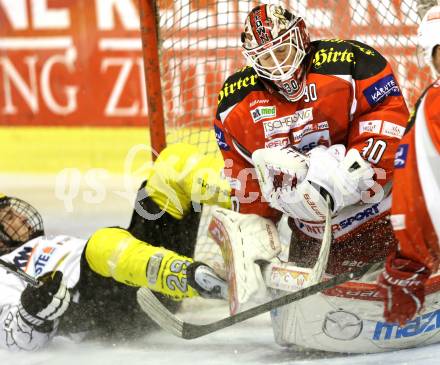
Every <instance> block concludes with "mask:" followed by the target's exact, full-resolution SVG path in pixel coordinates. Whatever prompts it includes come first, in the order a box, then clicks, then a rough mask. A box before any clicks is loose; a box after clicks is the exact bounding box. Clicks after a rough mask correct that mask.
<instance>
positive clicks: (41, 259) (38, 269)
mask: <svg viewBox="0 0 440 365" xmlns="http://www.w3.org/2000/svg"><path fill="white" fill-rule="evenodd" d="M55 250H56V249H55V247H45V248H43V250H42V251H43V253H42V254H40V255H39V256H38V257H37V259H36V260H35V263H34V267H35V274H37V275H41V274H42V273H43V269H44V268H45V267H46V265H47V263H48V262H49V260H50V258H51V256H52V255H53V253H54V252H55Z"/></svg>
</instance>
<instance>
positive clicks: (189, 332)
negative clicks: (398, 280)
mask: <svg viewBox="0 0 440 365" xmlns="http://www.w3.org/2000/svg"><path fill="white" fill-rule="evenodd" d="M383 263H384V260H381V261H378V262H374V263H371V264H368V265H365V266H363V267H362V268H358V269H355V270H353V271H348V272H345V273H343V274H340V275H337V276H335V277H333V278H331V279H329V280H327V281H324V282H321V283H318V284H315V285H312V286H309V287H307V288H304V289H301V290H299V291H297V292H294V293H290V294H287V295H285V296H282V297H280V298H277V299H274V300H271V301H269V302H267V303H264V304H261V305H258V306H256V307H253V308H250V309H248V310H245V311H244V312H240V313H238V314H235V315H233V316H229V317H226V318H223V319H221V320H219V321H215V322H211V323H208V324H200V325H199V324H193V323H188V322H185V321H182V320H181V319H179V318H178V317H177V316H175V315H174V314H172V313H171V312H170V311H168V310H167V309H166V308H165V307H164V306H163V304H162V303H161V302H160V301H159V300H158V299H157V298H156V297H155V296H154V294H153V293H152V292H151V291H150V290H149V289H146V288H141V289H139V290H138V292H137V300H138V303H139V305H140V307H141V308H142V310H143V311H144V312H145V313H147V314H148V315H149V316H150V317H151V319H153V320H154V321H155V322H156V323H157V324H158V325H159V326H160V327H162V328H163V329H165V330H166V331H168V332H170V333H172V334H173V335H175V336H177V337H181V338H184V339H194V338H198V337H202V336H205V335H208V334H210V333H213V332H216V331H219V330H221V329H223V328H227V327H230V326H232V325H234V324H236V323H240V322H243V321H245V320H247V319H249V318H253V317H255V316H258V315H260V314H262V313H265V312H268V311H271V310H272V309H275V308H278V307H281V306H283V305H286V304H289V303H293V302H295V301H298V300H301V299H303V298H306V297H308V296H310V295H314V294H316V293H319V292H321V291H323V290H326V289H330V288H333V287H335V286H337V285H340V284H343V283H345V282H347V281H350V280H353V279H358V278H360V277H362V276H363V275H365V274H366V273H368V272H369V271H371V272H373V271H376V270H377V269H379V268H380V267H382V265H383Z"/></svg>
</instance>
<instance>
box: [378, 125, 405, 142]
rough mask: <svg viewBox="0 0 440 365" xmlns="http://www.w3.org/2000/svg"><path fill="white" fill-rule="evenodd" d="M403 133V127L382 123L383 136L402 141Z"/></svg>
mask: <svg viewBox="0 0 440 365" xmlns="http://www.w3.org/2000/svg"><path fill="white" fill-rule="evenodd" d="M404 133H405V127H402V126H400V125H398V124H394V123H391V122H383V127H382V133H381V134H383V135H384V136H388V137H396V138H399V139H402V137H403V135H404Z"/></svg>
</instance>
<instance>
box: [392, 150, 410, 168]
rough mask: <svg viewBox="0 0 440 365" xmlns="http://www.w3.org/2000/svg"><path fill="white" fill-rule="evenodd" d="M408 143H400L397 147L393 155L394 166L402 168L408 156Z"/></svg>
mask: <svg viewBox="0 0 440 365" xmlns="http://www.w3.org/2000/svg"><path fill="white" fill-rule="evenodd" d="M408 150H409V144H401V145H400V146H399V147H398V148H397V152H396V155H395V156H394V168H395V169H403V168H404V167H405V166H406V159H407V157H408Z"/></svg>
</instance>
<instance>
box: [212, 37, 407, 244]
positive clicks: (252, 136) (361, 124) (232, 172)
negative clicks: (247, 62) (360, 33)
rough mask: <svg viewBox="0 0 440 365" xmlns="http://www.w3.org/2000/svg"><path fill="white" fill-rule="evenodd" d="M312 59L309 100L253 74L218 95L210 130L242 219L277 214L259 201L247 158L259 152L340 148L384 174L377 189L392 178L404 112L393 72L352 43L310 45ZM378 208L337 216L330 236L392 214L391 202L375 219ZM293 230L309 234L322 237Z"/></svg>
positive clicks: (247, 71) (242, 74) (240, 76)
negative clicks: (284, 94)
mask: <svg viewBox="0 0 440 365" xmlns="http://www.w3.org/2000/svg"><path fill="white" fill-rule="evenodd" d="M309 57H310V58H309V62H310V66H309V70H308V74H307V87H306V93H305V95H304V96H303V97H302V99H300V100H299V101H298V102H295V103H292V102H288V101H287V100H285V99H284V98H281V97H280V96H279V94H278V93H276V92H274V91H273V90H271V85H270V84H268V83H267V81H262V80H261V79H260V78H259V77H258V76H257V74H256V73H255V72H254V70H253V69H252V68H250V67H246V68H244V69H242V70H240V71H239V72H237V73H235V74H234V75H232V76H231V77H229V78H228V79H227V81H226V82H225V84H224V86H223V88H222V89H221V91H220V93H219V105H218V111H217V115H216V120H215V122H214V128H215V133H216V138H217V143H218V146H219V148H220V150H221V152H222V154H223V158H224V160H225V175H226V177H227V178H229V181H230V184H231V187H232V202H233V205H234V209H236V210H238V211H240V212H242V213H255V214H259V215H261V216H264V217H267V218H271V219H273V220H277V219H278V218H279V215H280V214H279V212H278V211H276V210H275V209H273V208H271V207H270V206H269V204H268V203H267V202H265V201H264V199H262V196H261V193H260V188H259V184H258V180H257V177H256V174H255V171H254V170H253V165H252V160H251V155H252V153H253V152H254V151H255V150H257V149H260V148H271V147H273V146H280V145H287V144H293V145H294V146H296V147H297V148H298V149H299V150H301V151H303V152H307V151H310V150H311V149H313V148H314V147H316V146H318V145H325V146H330V145H333V144H344V145H345V146H346V147H347V150H348V149H350V148H356V149H358V150H359V151H360V152H361V154H362V156H363V157H364V158H365V159H366V160H367V161H369V162H370V163H371V164H372V165H373V167H375V168H381V169H383V174H381V180H378V183H380V184H381V185H385V184H386V183H387V182H389V181H390V180H391V178H392V175H393V162H394V155H395V152H396V150H397V147H398V145H399V142H400V139H401V138H402V137H403V134H404V131H405V125H406V122H407V120H408V116H409V113H408V109H407V107H406V104H405V101H404V99H403V97H402V94H401V90H400V87H399V85H398V83H397V81H396V79H395V77H394V74H393V71H392V69H391V66H390V65H389V64H388V62H387V61H386V60H385V59H384V58H383V57H382V56H381V55H380V54H379V53H378V52H377V51H376V50H374V49H373V48H371V47H369V46H367V45H365V44H363V43H360V42H357V41H343V40H320V41H315V42H312V52H311V54H310V56H309ZM323 168H325V166H323ZM386 196H387V195H386V194H385V196H384V198H386ZM375 203H376V206H373V205H371V206H365V205H359V207H358V210H359V212H357V211H353V210H352V209H351V210H350V212H347V214H342V215H341V214H340V222H339V223H338V224H339V225H338V226H336V228H335V233H336V234H338V233H339V231H341V233H342V231H343V233H344V234H345V233H347V232H346V231H348V230H350V229H351V227H353V228H354V227H355V226H356V224H352V223H355V222H358V221H359V222H361V221H362V222H361V223H363V221H364V218H365V221H366V220H369V219H370V218H368V217H371V218H373V217H376V216H379V215H381V216H383V214H384V213H385V212H386V211H388V210H389V208H390V203H389V202H388V204H380V207H381V211H380V212H376V210H377V208H378V207H379V205H377V203H379V202H378V201H376V202H375ZM370 208H371V209H370ZM366 209H367V210H368V209H370V210H371V212H374V214H373V213H371V212H370V210H368V211H367V213H368V214H364V215H362V212H363V211H365V210H366ZM358 213H359V214H358ZM370 213H371V214H370ZM376 213H377V214H376ZM361 215H362V217H361ZM352 217H358V218H359V220H358V219H357V218H353V219H352ZM366 218H368V219H366ZM346 222H351V223H350V224H345V223H346ZM304 223H305V222H304ZM296 224H297V226H298V228H299V229H301V230H302V231H303V232H304V233H306V234H308V233H307V230H309V231H311V230H314V231H316V232H319V231H320V229H319V228H316V229H315V228H314V227H307V226H304V225H303V224H302V223H301V222H296ZM349 226H350V227H349ZM341 227H344V229H343V228H341ZM345 227H349V229H348V230H346V229H345ZM309 233H310V232H309ZM319 234H320V232H319V233H317V234H311V235H312V236H319Z"/></svg>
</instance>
